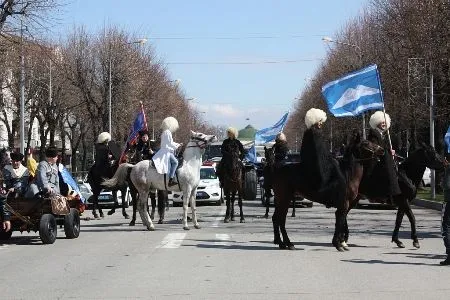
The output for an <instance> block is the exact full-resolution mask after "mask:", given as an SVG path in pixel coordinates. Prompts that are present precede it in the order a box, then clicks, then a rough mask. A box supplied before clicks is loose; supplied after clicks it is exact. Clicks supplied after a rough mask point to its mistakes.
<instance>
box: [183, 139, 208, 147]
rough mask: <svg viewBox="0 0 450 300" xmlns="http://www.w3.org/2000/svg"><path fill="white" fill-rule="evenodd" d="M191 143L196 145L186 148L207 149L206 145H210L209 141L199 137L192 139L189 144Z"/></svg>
mask: <svg viewBox="0 0 450 300" xmlns="http://www.w3.org/2000/svg"><path fill="white" fill-rule="evenodd" d="M190 142H194V143H195V145H191V146H186V148H197V147H198V148H200V149H205V148H206V145H207V144H208V141H207V140H205V139H202V138H199V137H196V136H194V137H191V140H190V141H189V143H190Z"/></svg>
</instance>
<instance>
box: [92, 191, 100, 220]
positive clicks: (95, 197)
mask: <svg viewBox="0 0 450 300" xmlns="http://www.w3.org/2000/svg"><path fill="white" fill-rule="evenodd" d="M98 195H99V193H98V192H97V191H94V193H93V195H92V215H93V216H94V218H95V219H98V218H99V216H98V214H97V209H98Z"/></svg>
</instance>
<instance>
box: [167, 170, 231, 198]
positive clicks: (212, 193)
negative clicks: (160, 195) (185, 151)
mask: <svg viewBox="0 0 450 300" xmlns="http://www.w3.org/2000/svg"><path fill="white" fill-rule="evenodd" d="M172 201H173V206H181V205H183V193H180V192H173V194H172ZM200 202H201V203H203V202H213V203H215V204H217V205H221V204H222V203H223V197H222V189H221V188H220V183H219V178H218V177H217V174H216V169H215V168H214V167H213V166H209V165H208V166H202V167H201V168H200V183H199V185H198V188H197V196H196V203H200Z"/></svg>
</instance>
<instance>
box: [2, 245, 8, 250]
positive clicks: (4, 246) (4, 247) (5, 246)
mask: <svg viewBox="0 0 450 300" xmlns="http://www.w3.org/2000/svg"><path fill="white" fill-rule="evenodd" d="M6 248H8V245H0V250H5V249H6Z"/></svg>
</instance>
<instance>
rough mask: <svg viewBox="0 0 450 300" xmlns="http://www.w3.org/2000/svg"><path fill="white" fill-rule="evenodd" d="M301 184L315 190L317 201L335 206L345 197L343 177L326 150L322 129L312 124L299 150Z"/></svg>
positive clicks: (336, 163) (335, 162) (334, 160)
mask: <svg viewBox="0 0 450 300" xmlns="http://www.w3.org/2000/svg"><path fill="white" fill-rule="evenodd" d="M300 158H301V169H302V170H303V172H302V176H301V177H302V181H303V184H306V185H308V187H309V188H310V189H311V190H314V191H316V192H317V195H318V201H319V202H321V203H324V204H326V205H327V206H328V207H329V206H334V207H337V206H338V205H341V204H342V200H343V197H345V177H344V175H343V173H342V171H341V169H340V168H339V164H338V162H337V161H336V159H334V158H333V156H332V155H331V153H330V151H329V150H328V147H327V143H326V140H325V138H324V137H323V134H322V130H321V129H319V128H317V127H315V126H313V127H311V128H309V129H307V130H306V131H305V133H304V135H303V140H302V146H301V152H300Z"/></svg>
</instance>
